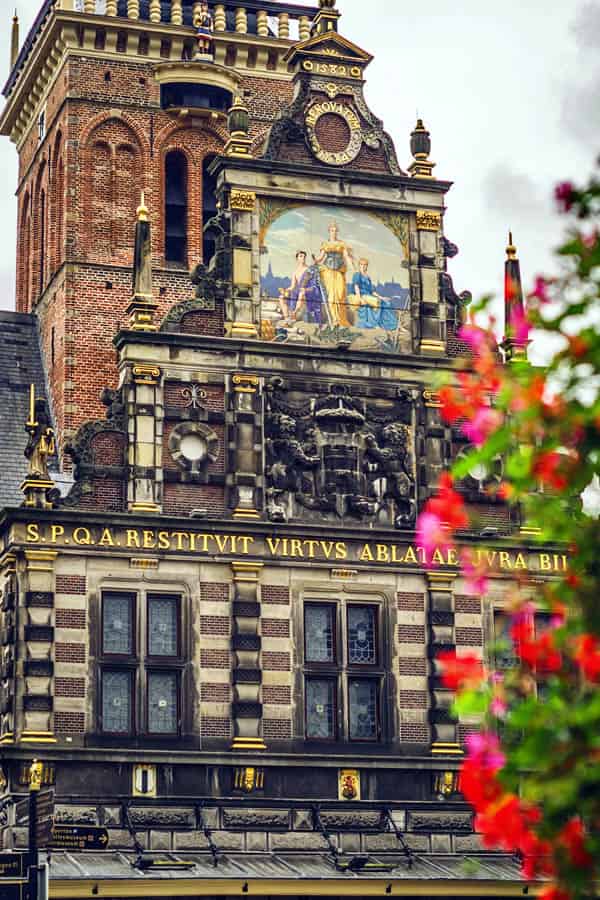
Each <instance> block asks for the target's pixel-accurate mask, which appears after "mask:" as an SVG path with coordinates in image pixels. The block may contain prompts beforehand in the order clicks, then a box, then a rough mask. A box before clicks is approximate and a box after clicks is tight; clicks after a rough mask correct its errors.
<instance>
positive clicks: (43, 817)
mask: <svg viewBox="0 0 600 900" xmlns="http://www.w3.org/2000/svg"><path fill="white" fill-rule="evenodd" d="M53 816H54V791H52V790H50V791H40V792H39V793H38V795H37V823H36V835H37V845H38V847H47V846H48V844H49V843H50V840H51V835H52V817H53Z"/></svg>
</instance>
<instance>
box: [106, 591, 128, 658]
mask: <svg viewBox="0 0 600 900" xmlns="http://www.w3.org/2000/svg"><path fill="white" fill-rule="evenodd" d="M102 603H103V609H102V650H103V652H104V653H106V654H109V655H118V656H130V655H131V654H132V653H133V596H132V595H131V594H104V595H103V597H102Z"/></svg>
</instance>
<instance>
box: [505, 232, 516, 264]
mask: <svg viewBox="0 0 600 900" xmlns="http://www.w3.org/2000/svg"><path fill="white" fill-rule="evenodd" d="M506 257H507V259H516V258H517V248H516V247H515V245H514V244H513V235H512V231H509V232H508V247H507V248H506Z"/></svg>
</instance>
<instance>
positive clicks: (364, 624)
mask: <svg viewBox="0 0 600 900" xmlns="http://www.w3.org/2000/svg"><path fill="white" fill-rule="evenodd" d="M375 616H376V610H375V608H374V607H373V606H349V607H348V663H349V664H350V665H362V666H366V665H375V663H376V662H377V647H376V636H375Z"/></svg>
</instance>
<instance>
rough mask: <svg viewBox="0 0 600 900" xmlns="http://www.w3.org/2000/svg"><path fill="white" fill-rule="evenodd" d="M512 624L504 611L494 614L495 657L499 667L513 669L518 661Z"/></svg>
mask: <svg viewBox="0 0 600 900" xmlns="http://www.w3.org/2000/svg"><path fill="white" fill-rule="evenodd" d="M510 625H511V620H510V618H509V617H508V616H505V615H503V614H502V613H495V614H494V639H495V647H494V658H495V663H496V668H498V669H511V668H512V667H513V666H514V665H515V664H516V662H517V657H516V656H515V648H514V643H513V640H512V637H511V635H510Z"/></svg>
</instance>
